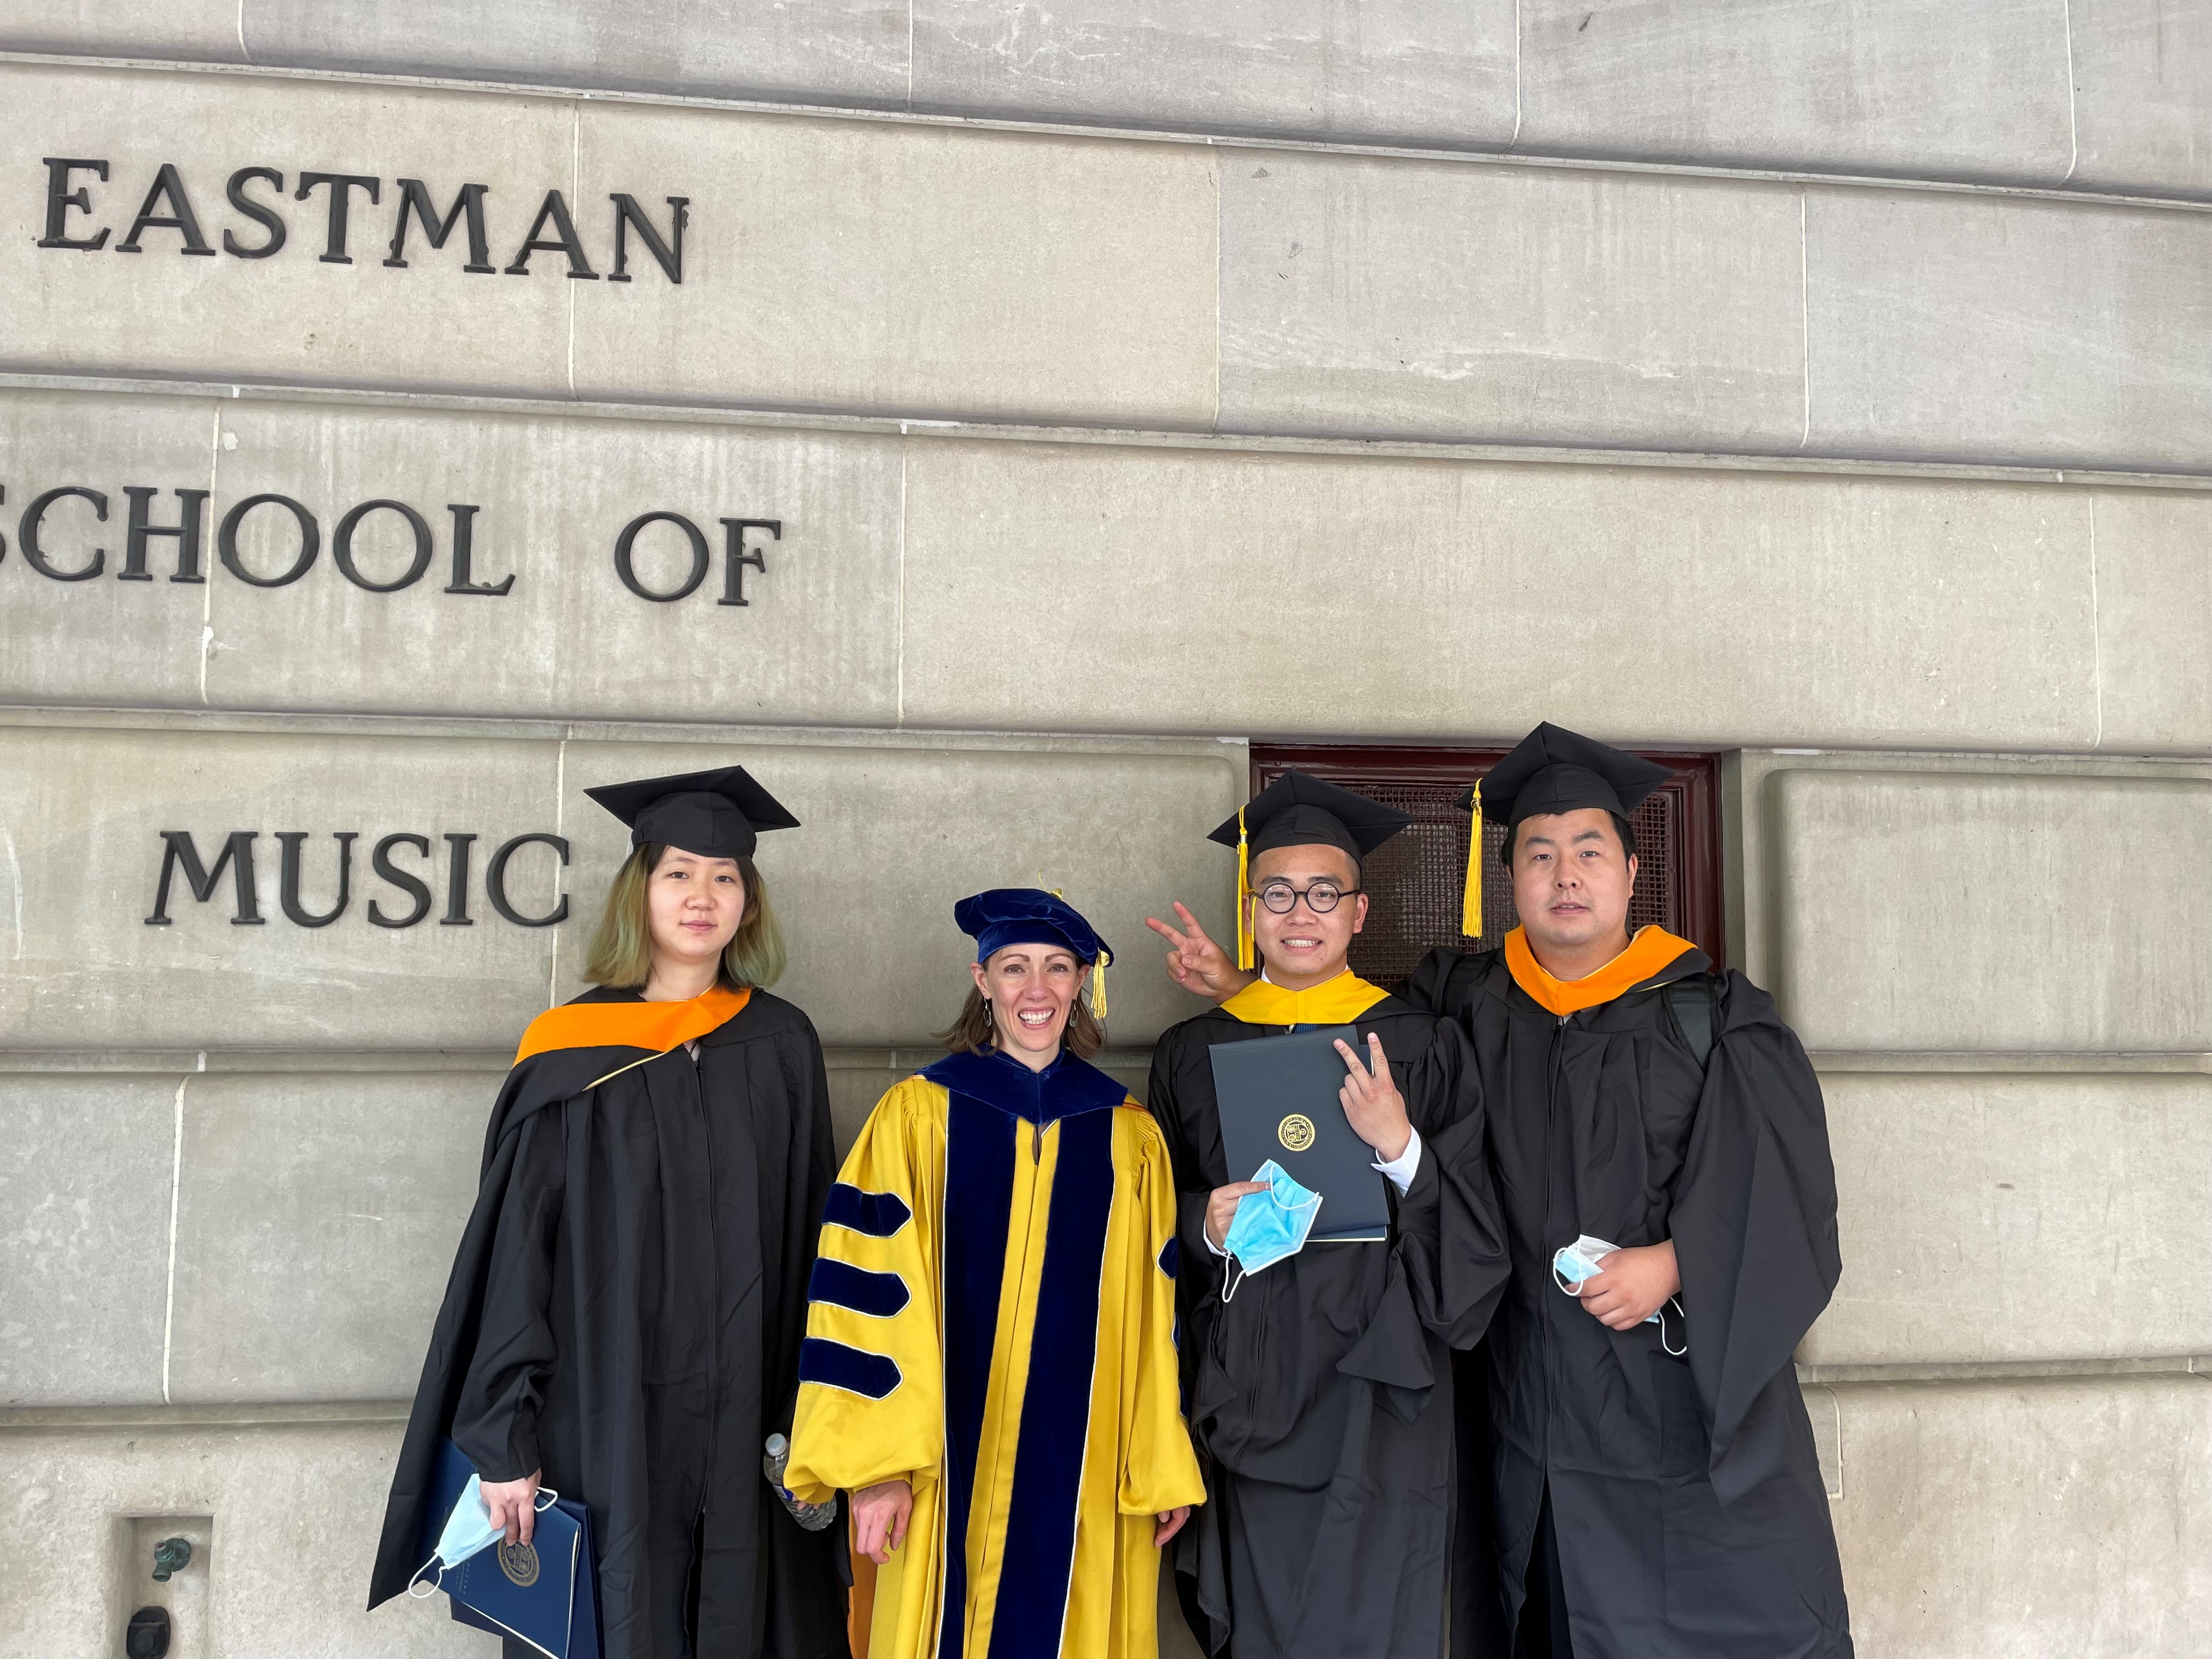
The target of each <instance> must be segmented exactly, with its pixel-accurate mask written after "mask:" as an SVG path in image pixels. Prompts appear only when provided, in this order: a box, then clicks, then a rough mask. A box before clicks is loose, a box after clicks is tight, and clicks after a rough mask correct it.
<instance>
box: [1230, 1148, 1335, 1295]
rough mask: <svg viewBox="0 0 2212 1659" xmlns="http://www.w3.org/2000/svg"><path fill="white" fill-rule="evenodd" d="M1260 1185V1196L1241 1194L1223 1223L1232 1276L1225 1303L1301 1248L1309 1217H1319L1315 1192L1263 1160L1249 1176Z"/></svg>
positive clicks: (1311, 1222)
mask: <svg viewBox="0 0 2212 1659" xmlns="http://www.w3.org/2000/svg"><path fill="white" fill-rule="evenodd" d="M1252 1179H1253V1180H1255V1181H1264V1182H1267V1191H1266V1192H1264V1193H1247V1194H1244V1196H1243V1198H1241V1199H1239V1200H1237V1214H1236V1217H1235V1218H1234V1219H1232V1220H1231V1222H1230V1224H1229V1237H1228V1246H1229V1254H1230V1255H1232V1256H1234V1257H1235V1258H1236V1264H1235V1265H1236V1267H1237V1272H1236V1273H1235V1274H1234V1275H1233V1276H1232V1277H1231V1279H1230V1280H1229V1282H1228V1283H1227V1284H1226V1285H1225V1286H1224V1287H1223V1289H1222V1291H1221V1299H1222V1300H1223V1301H1224V1302H1227V1301H1229V1300H1230V1299H1231V1297H1234V1296H1235V1295H1236V1294H1237V1286H1238V1285H1241V1284H1243V1282H1244V1280H1245V1279H1249V1277H1251V1275H1252V1274H1254V1273H1258V1272H1260V1271H1261V1269H1262V1268H1266V1267H1273V1266H1274V1265H1275V1264H1276V1263H1277V1262H1278V1261H1281V1260H1282V1259H1283V1258H1284V1257H1285V1256H1287V1255H1297V1253H1298V1252H1299V1251H1300V1250H1303V1249H1305V1247H1306V1235H1307V1234H1309V1233H1310V1232H1312V1231H1313V1226H1314V1218H1316V1216H1318V1215H1319V1214H1320V1213H1321V1194H1319V1193H1311V1192H1308V1191H1307V1190H1306V1189H1305V1188H1303V1187H1301V1186H1299V1185H1298V1183H1297V1182H1295V1181H1293V1180H1291V1178H1290V1176H1287V1175H1285V1173H1284V1172H1283V1167H1282V1165H1281V1164H1278V1163H1276V1162H1275V1160H1274V1159H1273V1158H1269V1159H1268V1160H1267V1162H1266V1163H1265V1164H1261V1166H1260V1167H1259V1168H1258V1169H1257V1170H1254V1171H1253V1173H1252Z"/></svg>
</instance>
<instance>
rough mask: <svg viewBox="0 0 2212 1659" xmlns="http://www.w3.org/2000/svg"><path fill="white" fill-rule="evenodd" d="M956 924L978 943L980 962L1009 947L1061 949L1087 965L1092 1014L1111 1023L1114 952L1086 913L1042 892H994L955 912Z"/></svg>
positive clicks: (955, 908)
mask: <svg viewBox="0 0 2212 1659" xmlns="http://www.w3.org/2000/svg"><path fill="white" fill-rule="evenodd" d="M952 921H953V925H954V926H955V927H958V928H959V929H960V931H961V932H962V933H965V934H967V935H968V936H969V938H970V939H974V940H975V960H976V961H978V962H988V961H989V960H990V959H991V958H992V957H994V956H996V955H997V954H998V953H999V952H1000V951H1003V950H1005V949H1006V947H1007V946H1008V945H1059V946H1060V948H1061V949H1062V950H1065V951H1073V952H1074V953H1075V959H1076V960H1077V961H1078V962H1080V963H1085V965H1086V966H1088V965H1091V964H1093V963H1095V964H1096V965H1097V966H1096V970H1095V971H1094V972H1093V974H1092V975H1091V1012H1093V1013H1095V1014H1097V1016H1098V1017H1099V1018H1101V1019H1103V1018H1106V964H1107V963H1109V962H1111V961H1113V960H1114V952H1113V951H1112V949H1111V948H1110V947H1109V945H1107V943H1106V941H1105V940H1104V939H1101V938H1099V937H1098V930H1097V928H1095V927H1092V926H1091V924H1090V922H1089V921H1085V919H1084V915H1083V913H1082V912H1081V911H1080V910H1078V909H1077V908H1075V907H1074V906H1073V905H1072V904H1070V903H1069V902H1067V901H1066V899H1064V898H1062V897H1060V895H1059V894H1057V893H1048V892H1046V891H1045V890H1043V889H1042V887H993V888H990V889H988V890H986V891H983V892H981V893H971V894H969V896H967V897H966V898H964V899H962V900H961V901H960V902H959V903H957V904H956V905H954V906H953V907H952Z"/></svg>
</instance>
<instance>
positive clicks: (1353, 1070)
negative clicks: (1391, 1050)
mask: <svg viewBox="0 0 2212 1659" xmlns="http://www.w3.org/2000/svg"><path fill="white" fill-rule="evenodd" d="M1336 1052H1337V1053H1338V1054H1341V1055H1343V1056H1344V1064H1345V1068H1346V1071H1347V1072H1348V1073H1350V1075H1348V1076H1347V1077H1346V1079H1344V1087H1342V1088H1341V1089H1340V1090H1338V1091H1336V1097H1337V1098H1338V1099H1339V1100H1340V1101H1342V1102H1343V1103H1344V1115H1345V1118H1346V1121H1348V1122H1349V1123H1350V1124H1351V1125H1352V1133H1354V1134H1356V1135H1358V1137H1359V1138H1360V1139H1362V1140H1364V1141H1365V1142H1366V1143H1367V1144H1368V1145H1369V1146H1372V1147H1373V1148H1374V1149H1375V1155H1376V1157H1377V1158H1380V1159H1382V1161H1383V1163H1385V1164H1391V1163H1395V1162H1396V1161H1397V1160H1398V1159H1399V1158H1401V1157H1403V1156H1404V1155H1405V1152H1406V1146H1407V1143H1408V1142H1409V1141H1411V1140H1412V1139H1413V1119H1412V1118H1410V1117H1409V1116H1407V1113H1406V1097H1404V1096H1403V1095H1401V1094H1400V1093H1399V1092H1398V1085H1397V1083H1396V1081H1395V1079H1393V1078H1392V1077H1391V1075H1390V1057H1389V1055H1388V1054H1384V1053H1383V1039H1382V1038H1381V1037H1379V1036H1376V1035H1375V1034H1374V1033H1373V1032H1372V1031H1370V1032H1369V1033H1368V1034H1367V1053H1368V1058H1369V1059H1370V1060H1371V1061H1372V1064H1371V1065H1362V1064H1361V1063H1360V1060H1359V1055H1358V1051H1357V1050H1355V1049H1354V1048H1352V1045H1351V1044H1350V1043H1348V1042H1344V1041H1343V1040H1341V1039H1339V1040H1338V1042H1337V1045H1336Z"/></svg>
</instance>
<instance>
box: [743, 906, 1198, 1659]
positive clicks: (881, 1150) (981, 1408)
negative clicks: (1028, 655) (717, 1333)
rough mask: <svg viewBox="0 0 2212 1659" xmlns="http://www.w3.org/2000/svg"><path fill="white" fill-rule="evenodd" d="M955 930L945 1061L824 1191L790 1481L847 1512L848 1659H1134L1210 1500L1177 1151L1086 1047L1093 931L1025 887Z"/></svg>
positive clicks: (904, 1093) (873, 1125)
mask: <svg viewBox="0 0 2212 1659" xmlns="http://www.w3.org/2000/svg"><path fill="white" fill-rule="evenodd" d="M953 917H954V920H955V921H957V923H958V924H959V927H960V929H961V931H962V932H963V933H968V934H969V935H971V936H972V937H974V939H975V942H976V948H975V963H973V964H972V966H971V970H970V975H971V978H972V980H973V985H972V987H971V988H970V990H969V994H968V1002H967V1006H965V1007H964V1008H963V1010H962V1012H961V1017H960V1018H959V1019H958V1020H957V1021H956V1022H954V1024H953V1026H952V1029H951V1030H950V1031H949V1032H947V1033H946V1035H945V1045H946V1047H947V1048H950V1049H951V1051H952V1052H951V1054H947V1055H946V1056H945V1059H943V1060H939V1061H938V1062H937V1063H936V1064H935V1065H934V1066H930V1067H928V1068H927V1070H926V1071H923V1072H922V1073H920V1074H919V1075H917V1076H915V1077H911V1078H908V1079H906V1080H905V1081H904V1082H902V1083H901V1084H899V1085H897V1086H896V1088H894V1089H892V1090H891V1091H890V1093H889V1094H887V1095H885V1096H884V1097H883V1099H882V1100H881V1101H879V1102H878V1103H877V1105H876V1109H875V1110H874V1111H873V1112H872V1113H871V1114H870V1115H869V1117H868V1121H867V1123H866V1126H865V1127H863V1128H862V1129H861V1131H860V1139H859V1140H858V1141H857V1142H856V1143H854V1147H853V1151H852V1153H851V1155H850V1156H849V1157H848V1158H846V1160H845V1167H844V1168H843V1169H842V1170H840V1171H839V1172H838V1179H837V1184H836V1187H834V1188H831V1190H830V1194H829V1206H828V1208H827V1210H826V1212H824V1216H823V1223H824V1225H823V1230H822V1255H821V1261H820V1265H819V1267H817V1271H816V1273H815V1276H814V1281H813V1284H812V1285H811V1291H810V1293H811V1297H812V1299H813V1306H812V1307H811V1310H809V1312H808V1315H807V1324H806V1333H807V1334H806V1344H805V1349H804V1351H803V1352H802V1353H801V1356H800V1358H799V1383H800V1387H799V1411H798V1416H797V1426H796V1427H795V1428H794V1429H793V1431H792V1445H791V1459H790V1463H789V1466H788V1469H787V1474H786V1477H785V1478H786V1479H787V1480H789V1482H790V1483H791V1486H792V1489H793V1492H794V1493H795V1494H796V1495H797V1496H798V1497H799V1498H800V1499H801V1500H802V1501H805V1502H810V1503H818V1502H821V1501H823V1500H825V1499H827V1498H829V1497H830V1496H832V1495H833V1494H834V1493H835V1492H836V1491H837V1490H838V1489H839V1488H842V1489H844V1490H845V1491H848V1492H851V1493H852V1494H853V1505H852V1508H853V1544H854V1569H855V1573H856V1579H855V1593H854V1639H853V1650H854V1653H855V1654H856V1655H860V1656H864V1659H911V1656H919V1655H922V1654H927V1653H938V1652H945V1653H953V1652H963V1653H969V1654H980V1653H983V1652H985V1651H988V1652H990V1653H992V1654H994V1655H1003V1656H1014V1659H1048V1656H1053V1659H1108V1656H1109V1655H1110V1656H1113V1659H1149V1656H1151V1655H1152V1653H1153V1651H1154V1650H1155V1643H1156V1639H1157V1638H1156V1632H1157V1623H1156V1618H1155V1613H1154V1607H1155V1606H1156V1598H1157V1595H1158V1583H1159V1547H1160V1546H1161V1545H1163V1544H1164V1543H1166V1542H1167V1541H1168V1540H1169V1539H1170V1538H1171V1537H1173V1536H1174V1535H1175V1534H1176V1531H1177V1530H1178V1529H1179V1528H1181V1527H1182V1524H1183V1522H1185V1521H1186V1520H1187V1519H1188V1516H1189V1514H1190V1506H1191V1505H1192V1504H1195V1503H1198V1502H1199V1501H1200V1499H1201V1498H1202V1496H1203V1491H1204V1489H1203V1486H1202V1485H1201V1482H1200V1476H1199V1471H1198V1463H1197V1460H1196V1458H1195V1457H1194V1455H1193V1454H1192V1451H1191V1446H1190V1436H1189V1433H1188V1431H1187V1430H1186V1429H1185V1427H1184V1426H1183V1419H1182V1407H1181V1401H1180V1399H1179V1396H1178V1389H1177V1380H1176V1348H1175V1338H1174V1329H1175V1275H1176V1267H1177V1261H1176V1236H1175V1227H1176V1206H1175V1180H1174V1175H1173V1172H1172V1170H1170V1166H1169V1164H1168V1157H1167V1145H1166V1142H1165V1140H1164V1138H1163V1137H1162V1136H1161V1133H1160V1131H1159V1128H1158V1126H1157V1125H1156V1124H1154V1123H1153V1121H1152V1119H1151V1118H1150V1117H1149V1116H1148V1115H1146V1113H1145V1110H1144V1109H1143V1108H1142V1107H1140V1106H1139V1105H1138V1104H1137V1103H1136V1102H1135V1101H1133V1100H1132V1099H1131V1098H1130V1097H1129V1092H1128V1091H1127V1089H1125V1088H1123V1087H1122V1086H1121V1085H1120V1084H1119V1083H1117V1082H1115V1080H1114V1079H1112V1078H1109V1077H1108V1076H1107V1075H1106V1074H1105V1073H1103V1072H1101V1071H1099V1070H1098V1069H1097V1067H1096V1066H1092V1065H1091V1064H1090V1063H1089V1062H1088V1061H1087V1060H1085V1059H1084V1058H1083V1054H1082V1052H1081V1051H1080V1050H1079V1048H1078V1047H1077V1045H1078V1043H1079V1042H1081V1043H1085V1044H1087V1045H1089V1046H1090V1047H1091V1048H1096V1046H1097V1042H1098V1039H1099V1035H1100V1033H1099V1028H1098V1024H1097V1020H1096V1018H1093V1017H1092V1015H1091V1012H1090V1009H1089V1008H1088V1006H1086V1005H1085V1000H1084V996H1083V987H1084V985H1085V981H1087V980H1089V979H1090V978H1091V974H1092V972H1093V971H1094V964H1103V963H1104V962H1106V961H1107V960H1109V958H1110V957H1111V956H1112V952H1111V951H1109V949H1108V948H1107V945H1106V942H1105V941H1104V940H1103V939H1100V938H1099V937H1098V935H1097V933H1096V932H1094V931H1093V930H1092V928H1091V924H1090V923H1089V922H1088V921H1085V920H1084V919H1083V917H1082V916H1081V915H1078V914H1077V913H1076V911H1075V910H1074V908H1073V907H1071V906H1069V905H1067V904H1066V903H1064V902H1061V901H1060V899H1058V898H1056V897H1054V896H1053V895H1052V894H1050V893H1045V892H1039V891H1037V890H1034V889H1030V888H996V889H994V890H991V891H989V892H985V893H978V894H975V896H973V897H970V898H966V899H963V900H962V901H961V902H960V903H959V904H958V905H957V906H956V907H955V908H954V910H953ZM1002 1301H1004V1302H1007V1303H1012V1304H1013V1305H1011V1306H1002V1305H1001V1304H1002ZM871 1563H872V1564H874V1565H876V1566H877V1567H878V1568H879V1569H880V1572H879V1574H878V1576H877V1577H875V1578H874V1580H873V1583H872V1589H870V1588H869V1586H870V1578H869V1567H870V1564H871Z"/></svg>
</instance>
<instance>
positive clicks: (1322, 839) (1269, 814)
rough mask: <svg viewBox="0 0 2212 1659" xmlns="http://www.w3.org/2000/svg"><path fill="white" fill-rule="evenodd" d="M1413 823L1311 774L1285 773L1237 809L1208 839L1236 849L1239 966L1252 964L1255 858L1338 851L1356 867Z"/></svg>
mask: <svg viewBox="0 0 2212 1659" xmlns="http://www.w3.org/2000/svg"><path fill="white" fill-rule="evenodd" d="M1412 822H1413V814H1412V813H1411V812H1401V811H1399V810H1398V809H1397V808H1396V807H1395V806H1385V805H1383V803H1382V802H1381V801H1379V800H1370V799H1368V798H1367V797H1366V796H1364V795H1362V794H1358V793H1354V792H1353V791H1352V790H1349V789H1345V788H1341V787H1338V786H1337V785H1335V784H1333V783H1323V782H1322V781H1321V780H1320V779H1319V778H1317V777H1315V776H1314V775H1312V774H1310V773H1307V772H1295V771H1293V772H1285V773H1284V774H1283V775H1282V776H1280V777H1279V778H1277V779H1276V780H1275V781H1273V783H1271V784H1269V785H1268V786H1267V787H1266V788H1265V789H1262V790H1261V792H1260V793H1258V794H1256V795H1255V796H1253V797H1252V799H1250V800H1249V801H1247V802H1246V803H1245V804H1244V805H1242V806H1240V807H1238V808H1237V816H1236V817H1232V818H1229V819H1226V820H1225V821H1224V822H1223V823H1221V825H1220V826H1219V827H1218V829H1215V830H1214V831H1213V833H1212V834H1211V835H1209V836H1207V837H1206V839H1207V840H1208V841H1212V842H1219V843H1220V844H1221V845H1222V846H1224V847H1233V848H1236V849H1237V966H1238V967H1239V968H1249V967H1251V965H1252V938H1251V935H1250V934H1249V933H1247V932H1246V931H1245V926H1244V898H1245V895H1246V894H1247V893H1248V892H1249V890H1250V887H1251V882H1250V878H1249V872H1250V870H1251V866H1252V859H1253V856H1254V855H1255V854H1260V853H1266V852H1271V851H1273V849H1274V848H1278V847H1334V848H1337V849H1338V850H1340V851H1341V852H1345V853H1349V854H1351V855H1352V861H1353V862H1354V863H1358V861H1359V860H1362V859H1364V858H1365V857H1366V856H1367V855H1368V854H1370V853H1371V852H1373V851H1374V850H1375V849H1376V848H1378V847H1380V846H1381V845H1382V844H1383V842H1386V841H1388V840H1389V839H1390V837H1391V836H1395V835H1396V834H1397V833H1398V832H1399V831H1400V830H1401V829H1404V828H1405V827H1406V826H1407V824H1409V823H1412Z"/></svg>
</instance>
